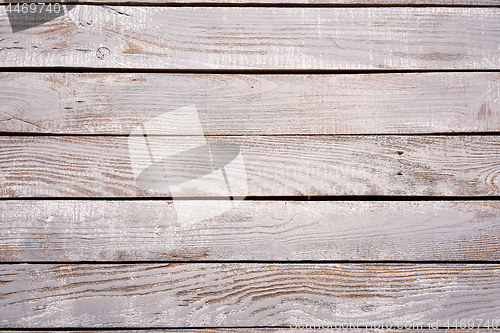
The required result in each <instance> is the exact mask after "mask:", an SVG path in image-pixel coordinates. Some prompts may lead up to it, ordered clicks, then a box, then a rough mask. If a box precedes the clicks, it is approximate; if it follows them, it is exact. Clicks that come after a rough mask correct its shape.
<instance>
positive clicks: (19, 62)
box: [0, 5, 500, 70]
mask: <svg viewBox="0 0 500 333" xmlns="http://www.w3.org/2000/svg"><path fill="white" fill-rule="evenodd" d="M499 16H500V8H446V7H434V8H432V7H406V8H404V7H382V8H374V7H362V8H359V7H355V8H297V7H296V8H270V7H244V8H242V7H182V6H181V7H155V6H153V7H148V6H129V7H123V6H122V7H119V6H116V7H113V6H111V7H110V6H89V5H82V6H77V7H76V8H75V9H73V10H71V11H70V12H69V14H67V15H64V16H61V17H60V18H57V19H55V20H52V21H50V22H49V23H46V24H44V25H41V26H38V27H34V28H31V29H28V30H24V31H22V32H18V33H11V27H10V25H9V20H8V18H7V14H6V12H5V11H3V10H2V13H1V14H0V34H1V35H2V38H1V39H0V66H1V67H4V68H16V67H54V66H57V67H71V68H74V67H79V68H148V69H225V70H228V69H299V70H311V69H332V70H335V69H342V70H351V69H360V70H373V69H375V70H381V69H500V52H499V42H500V20H498V17H499Z"/></svg>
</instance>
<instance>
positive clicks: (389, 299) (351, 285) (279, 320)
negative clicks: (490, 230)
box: [0, 264, 500, 328]
mask: <svg viewBox="0 0 500 333" xmlns="http://www.w3.org/2000/svg"><path fill="white" fill-rule="evenodd" d="M0 275H1V281H2V283H1V284H0V293H1V294H3V295H4V296H3V297H2V299H0V308H1V310H2V311H1V312H0V324H1V325H2V326H3V327H39V328H41V327H47V326H48V327H103V328H105V327H128V328H133V327H204V326H208V327H225V326H226V327H238V326H289V325H298V324H301V325H305V324H330V325H331V324H337V325H339V324H342V323H347V324H348V323H349V319H351V320H365V321H367V322H369V323H375V322H381V321H384V322H392V323H397V322H421V323H424V324H432V322H433V321H434V322H435V321H436V320H443V319H452V320H454V319H459V320H460V319H463V318H485V319H486V318H490V319H499V318H498V313H499V310H500V300H499V297H498V295H499V294H500V278H499V276H500V266H499V265H444V264H442V265H402V264H385V265H382V264H328V265H317V264H289V265H286V266H284V265H280V264H175V265H173V264H170V265H169V264H140V265H76V264H73V265H27V264H21V265H1V266H0Z"/></svg>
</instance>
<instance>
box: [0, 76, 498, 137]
mask: <svg viewBox="0 0 500 333" xmlns="http://www.w3.org/2000/svg"><path fill="white" fill-rule="evenodd" d="M0 86H2V90H1V91H0V98H1V100H2V104H1V105H0V116H1V118H0V131H2V132H18V133H65V134H122V135H123V134H124V135H128V134H130V132H131V131H132V130H133V128H135V127H136V126H138V125H140V124H141V123H142V122H144V121H145V120H148V119H151V118H154V117H156V116H158V115H160V114H162V113H164V112H167V111H172V110H175V109H178V108H181V107H184V106H187V105H193V104H194V105H196V107H197V109H198V114H199V117H200V121H201V123H202V125H203V130H204V133H205V134H206V135H255V134H265V135H274V134H280V135H283V134H387V133H393V134H410V133H449V132H490V131H500V98H499V97H500V74H499V73H477V72H476V73H418V74H409V73H407V74H354V75H220V74H219V75H199V74H151V73H149V74H144V73H134V74H112V73H100V74H95V73H85V74H77V73H0ZM27 87H28V88H27ZM158 125H159V126H160V125H161V124H158ZM161 132H162V128H157V129H155V128H151V129H150V132H149V134H158V133H161Z"/></svg>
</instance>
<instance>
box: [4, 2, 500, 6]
mask: <svg viewBox="0 0 500 333" xmlns="http://www.w3.org/2000/svg"><path fill="white" fill-rule="evenodd" d="M38 2H39V0H1V1H0V3H16V4H17V3H38ZM44 2H45V3H56V2H58V3H78V4H80V5H82V4H90V5H92V4H95V5H99V4H120V5H124V4H134V5H136V4H154V5H175V4H191V5H221V4H222V5H246V6H248V5H272V6H280V5H311V6H345V5H347V6H349V5H353V6H379V5H380V6H384V5H389V6H473V7H479V6H499V2H498V0H74V1H66V0H64V1H61V0H45V1H44Z"/></svg>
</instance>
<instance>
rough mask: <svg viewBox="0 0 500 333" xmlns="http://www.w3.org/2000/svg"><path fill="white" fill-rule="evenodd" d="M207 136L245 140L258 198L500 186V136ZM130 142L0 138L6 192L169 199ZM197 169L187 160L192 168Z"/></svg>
mask: <svg viewBox="0 0 500 333" xmlns="http://www.w3.org/2000/svg"><path fill="white" fill-rule="evenodd" d="M170 139H171V140H170V141H169V142H170V143H172V142H173V144H175V145H176V146H179V147H184V146H185V145H186V144H187V143H186V140H185V139H184V138H183V137H171V138H170ZM206 139H207V142H209V143H223V142H226V143H232V144H237V145H238V146H239V147H240V150H241V154H242V156H243V160H244V164H245V169H246V177H247V179H248V196H308V195H313V196H314V195H318V196H324V195H403V196H497V195H498V194H499V193H500V186H499V172H500V164H499V161H500V137H499V136H493V135H492V136H252V137H244V136H242V137H224V136H218V137H214V136H212V137H208V136H207V137H206ZM129 148H130V147H129V145H128V137H126V136H125V137H71V136H69V137H66V136H63V137H53V136H48V137H45V136H34V137H29V136H21V137H18V136H6V137H0V156H2V160H1V163H0V175H1V178H0V186H1V188H0V196H1V197H3V198H15V197H67V198H70V197H86V198H92V197H122V198H124V197H151V196H160V197H165V196H166V197H169V196H170V193H169V192H168V190H167V191H159V190H148V189H142V188H140V187H138V186H137V185H136V183H135V179H134V175H133V173H132V166H131V162H130V155H129ZM131 149H132V150H133V149H138V148H136V147H135V146H131ZM145 156H146V155H145ZM141 161H142V160H141ZM141 163H142V162H141ZM143 163H144V164H145V165H147V164H148V163H150V160H149V159H144V161H143ZM196 167H197V166H196V165H192V166H187V167H186V166H182V170H185V171H186V170H191V169H192V168H196ZM179 170H180V169H179ZM193 170H194V169H193ZM200 193H201V192H200ZM197 195H202V194H197V193H194V192H191V193H190V194H189V195H187V197H193V196H194V197H195V196H197ZM178 196H184V195H180V194H179V195H178ZM203 196H206V194H205V195H203Z"/></svg>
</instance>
